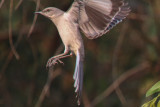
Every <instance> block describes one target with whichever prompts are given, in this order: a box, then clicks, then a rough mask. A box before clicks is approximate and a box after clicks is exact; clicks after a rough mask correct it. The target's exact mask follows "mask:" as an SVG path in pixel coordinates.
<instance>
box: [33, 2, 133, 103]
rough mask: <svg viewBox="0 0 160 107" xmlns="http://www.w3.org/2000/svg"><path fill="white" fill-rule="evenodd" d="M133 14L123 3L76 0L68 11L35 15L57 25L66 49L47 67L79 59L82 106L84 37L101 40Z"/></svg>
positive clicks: (77, 89)
mask: <svg viewBox="0 0 160 107" xmlns="http://www.w3.org/2000/svg"><path fill="white" fill-rule="evenodd" d="M129 12H130V7H129V5H128V3H126V2H124V1H123V0H74V1H73V3H72V5H71V7H70V8H69V9H68V10H67V11H62V10H60V9H58V8H56V7H47V8H45V9H43V10H42V11H38V12H35V13H36V14H41V15H43V16H45V17H47V18H48V19H50V20H51V21H52V22H53V23H54V24H55V26H56V27H57V29H58V32H59V35H60V38H61V40H62V42H63V44H64V47H65V49H64V52H63V53H62V54H59V55H56V56H53V57H51V58H49V60H48V62H47V64H46V67H47V68H48V67H53V66H54V65H55V64H57V63H58V62H59V63H63V62H62V61H61V59H62V58H66V57H70V56H73V55H75V56H76V64H75V71H74V75H73V79H74V81H75V82H74V87H75V93H76V98H77V104H78V105H80V103H81V96H82V88H83V62H84V59H85V54H84V44H83V40H82V36H81V35H82V34H84V35H85V36H86V37H87V38H88V39H96V38H98V37H101V36H102V35H104V34H105V33H107V32H108V31H110V30H111V29H112V28H113V27H114V26H115V25H117V24H118V23H120V22H121V21H122V20H123V19H125V18H126V17H127V15H128V14H129Z"/></svg>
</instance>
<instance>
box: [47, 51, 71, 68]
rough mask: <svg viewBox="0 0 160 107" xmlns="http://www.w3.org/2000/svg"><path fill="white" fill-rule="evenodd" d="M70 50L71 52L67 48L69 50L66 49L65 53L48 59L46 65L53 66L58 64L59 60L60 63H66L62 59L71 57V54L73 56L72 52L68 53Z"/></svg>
mask: <svg viewBox="0 0 160 107" xmlns="http://www.w3.org/2000/svg"><path fill="white" fill-rule="evenodd" d="M68 52H69V51H68V50H67V51H65V52H64V53H62V54H60V55H57V56H54V57H51V58H50V59H49V60H48V62H47V65H46V67H51V66H53V65H55V64H57V63H58V62H57V61H59V62H60V63H62V64H64V63H63V62H62V61H61V60H60V59H62V58H66V57H69V56H72V53H71V54H69V55H67V54H68Z"/></svg>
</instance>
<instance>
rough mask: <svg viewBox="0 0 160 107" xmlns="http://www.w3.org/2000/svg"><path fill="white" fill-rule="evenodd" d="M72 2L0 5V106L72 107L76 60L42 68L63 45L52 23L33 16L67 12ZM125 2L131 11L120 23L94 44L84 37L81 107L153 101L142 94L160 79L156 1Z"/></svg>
mask: <svg viewBox="0 0 160 107" xmlns="http://www.w3.org/2000/svg"><path fill="white" fill-rule="evenodd" d="M72 2H73V0H41V1H40V0H14V1H13V0H1V1H0V107H35V106H36V107H40V106H41V107H77V104H76V98H75V97H76V94H75V93H74V87H73V83H74V81H73V79H72V78H73V72H74V66H75V57H71V58H66V59H63V62H64V63H65V64H64V65H62V64H58V65H56V66H55V67H54V69H53V70H52V69H50V70H48V69H46V63H47V60H48V59H49V58H50V57H51V56H53V55H55V54H59V53H61V52H63V44H62V42H61V39H60V37H59V34H58V31H57V29H56V27H55V25H54V24H53V23H52V22H51V21H50V20H49V19H47V18H45V17H43V16H41V15H38V17H37V16H35V14H34V12H35V11H36V8H37V10H42V9H44V8H45V7H52V6H54V7H57V8H60V9H62V10H64V11H66V10H67V9H68V8H69V6H70V5H71V3H72ZM127 2H128V3H129V5H130V7H131V10H132V11H131V12H130V14H129V16H128V17H127V18H126V19H125V20H124V21H123V22H122V23H120V24H118V25H117V26H116V27H114V28H113V29H112V30H111V31H110V32H109V33H107V34H105V35H104V36H102V37H100V38H98V39H96V40H88V39H87V38H86V37H85V36H83V39H84V44H85V55H86V56H85V63H84V89H83V97H82V104H81V106H80V107H90V106H91V105H92V106H93V107H140V106H141V105H142V104H143V103H144V102H146V101H148V100H149V99H151V98H152V97H154V96H152V97H149V98H145V93H146V91H147V90H148V89H149V88H150V87H151V86H152V85H153V84H155V83H156V82H157V81H158V80H160V79H159V78H160V0H128V1H127ZM36 19H37V20H36ZM34 23H35V24H34ZM28 35H29V36H30V37H28ZM11 44H12V45H11ZM15 50H16V51H15ZM15 55H17V58H16V57H15ZM113 83H114V84H113Z"/></svg>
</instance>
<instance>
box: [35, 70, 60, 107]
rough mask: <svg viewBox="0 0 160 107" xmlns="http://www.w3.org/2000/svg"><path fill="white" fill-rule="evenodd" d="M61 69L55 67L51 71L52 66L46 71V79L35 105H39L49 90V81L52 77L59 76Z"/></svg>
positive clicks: (39, 106)
mask: <svg viewBox="0 0 160 107" xmlns="http://www.w3.org/2000/svg"><path fill="white" fill-rule="evenodd" d="M61 71H62V70H59V69H56V70H55V71H53V68H50V70H49V72H48V80H47V82H46V84H45V86H44V88H43V90H42V93H41V95H40V97H39V99H38V101H37V103H36V105H35V107H41V105H42V102H43V100H44V99H45V96H46V95H47V93H48V92H49V88H50V86H51V83H52V81H53V79H54V78H56V77H57V76H59V75H60V74H61V73H62V72H61Z"/></svg>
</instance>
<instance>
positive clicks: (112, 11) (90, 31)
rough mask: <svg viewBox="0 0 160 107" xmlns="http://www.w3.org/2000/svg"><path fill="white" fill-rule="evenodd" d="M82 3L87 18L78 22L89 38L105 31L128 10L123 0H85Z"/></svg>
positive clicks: (124, 15)
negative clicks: (82, 21) (83, 21)
mask: <svg viewBox="0 0 160 107" xmlns="http://www.w3.org/2000/svg"><path fill="white" fill-rule="evenodd" d="M84 3H85V4H84V5H85V11H86V14H87V16H88V19H89V20H88V21H87V22H85V23H80V28H81V30H82V32H83V33H84V34H85V35H86V36H87V37H88V38H89V39H95V38H98V37H100V36H102V35H103V34H105V33H107V32H108V31H109V30H110V29H111V28H113V27H114V26H115V25H116V24H118V23H119V22H121V21H122V20H123V19H124V18H125V17H126V16H127V15H128V13H129V12H130V9H129V7H128V5H127V4H126V3H124V2H123V0H86V1H85V2H84Z"/></svg>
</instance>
